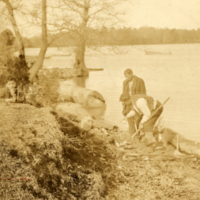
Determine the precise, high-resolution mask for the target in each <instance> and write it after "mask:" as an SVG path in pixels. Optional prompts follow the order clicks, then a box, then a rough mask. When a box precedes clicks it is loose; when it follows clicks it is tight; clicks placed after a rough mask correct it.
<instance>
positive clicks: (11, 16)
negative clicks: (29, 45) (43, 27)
mask: <svg viewBox="0 0 200 200" xmlns="http://www.w3.org/2000/svg"><path fill="white" fill-rule="evenodd" d="M0 1H2V2H4V3H5V4H6V7H7V10H8V13H9V16H10V21H11V23H12V26H13V29H14V31H15V35H16V39H17V41H18V47H19V54H20V55H22V56H23V57H25V51H24V44H23V41H22V37H21V34H20V32H19V29H18V26H17V22H16V20H15V17H14V13H13V8H12V5H11V3H10V1H9V0H0Z"/></svg>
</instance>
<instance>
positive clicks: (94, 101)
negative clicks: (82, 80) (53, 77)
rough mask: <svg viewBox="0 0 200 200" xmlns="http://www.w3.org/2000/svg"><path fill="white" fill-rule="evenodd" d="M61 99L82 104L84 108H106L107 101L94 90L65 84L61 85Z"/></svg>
mask: <svg viewBox="0 0 200 200" xmlns="http://www.w3.org/2000/svg"><path fill="white" fill-rule="evenodd" d="M58 92H59V95H60V99H63V100H64V101H72V102H74V103H78V104H81V105H82V106H84V107H105V99H104V98H103V96H102V95H101V94H100V93H99V92H97V91H94V90H89V89H86V88H82V87H78V86H73V85H69V84H67V83H65V82H61V83H60V88H59V91H58Z"/></svg>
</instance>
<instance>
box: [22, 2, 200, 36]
mask: <svg viewBox="0 0 200 200" xmlns="http://www.w3.org/2000/svg"><path fill="white" fill-rule="evenodd" d="M99 1H101V0H99ZM126 1H129V2H130V4H129V3H127V2H126ZM30 2H31V1H30ZM31 3H32V2H31ZM31 3H30V4H31ZM120 9H122V10H124V12H125V14H126V15H125V16H124V17H123V18H124V20H125V23H126V24H125V25H124V26H126V27H132V28H139V27H143V26H149V27H150V26H151V27H155V28H177V29H198V28H200V0H124V3H123V5H122V6H120ZM18 24H19V21H18ZM20 31H21V33H22V35H24V36H33V35H38V33H39V32H40V28H38V27H27V26H25V27H23V28H21V29H20Z"/></svg>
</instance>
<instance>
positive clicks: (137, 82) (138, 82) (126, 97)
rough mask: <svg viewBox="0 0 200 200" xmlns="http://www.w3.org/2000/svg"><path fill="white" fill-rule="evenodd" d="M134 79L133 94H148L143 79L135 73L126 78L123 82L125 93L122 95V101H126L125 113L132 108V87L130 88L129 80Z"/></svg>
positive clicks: (123, 112)
mask: <svg viewBox="0 0 200 200" xmlns="http://www.w3.org/2000/svg"><path fill="white" fill-rule="evenodd" d="M132 80H134V81H133V85H132V87H131V91H132V95H136V94H145V95H146V87H145V83H144V81H143V79H141V78H139V77H137V76H135V75H133V76H131V77H130V78H128V79H126V80H125V81H124V82H123V93H122V94H121V96H120V99H119V100H120V101H122V102H123V103H124V108H123V111H122V114H123V115H127V114H128V113H129V112H130V110H131V108H132V102H131V96H130V93H129V92H130V88H129V82H130V81H132Z"/></svg>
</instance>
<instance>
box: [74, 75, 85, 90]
mask: <svg viewBox="0 0 200 200" xmlns="http://www.w3.org/2000/svg"><path fill="white" fill-rule="evenodd" d="M87 79H88V77H75V78H73V79H72V80H73V83H74V85H76V86H79V87H84V88H85V87H86V82H87Z"/></svg>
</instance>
